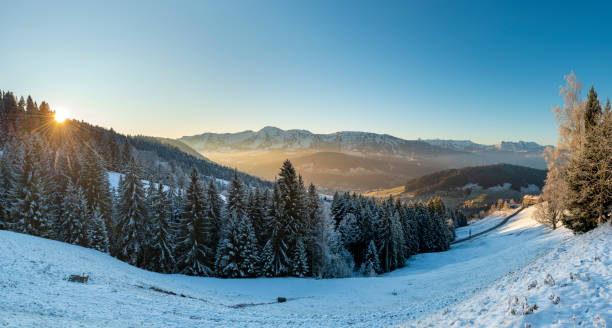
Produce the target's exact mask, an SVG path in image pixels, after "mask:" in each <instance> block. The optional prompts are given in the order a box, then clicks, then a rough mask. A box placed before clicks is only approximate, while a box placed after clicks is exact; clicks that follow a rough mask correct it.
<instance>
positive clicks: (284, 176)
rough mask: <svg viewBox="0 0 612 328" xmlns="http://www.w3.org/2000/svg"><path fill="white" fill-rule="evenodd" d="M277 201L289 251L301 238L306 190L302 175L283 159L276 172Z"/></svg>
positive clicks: (303, 225)
mask: <svg viewBox="0 0 612 328" xmlns="http://www.w3.org/2000/svg"><path fill="white" fill-rule="evenodd" d="M276 184H277V185H278V193H279V195H278V196H279V199H278V200H279V201H280V205H281V207H282V209H283V210H282V212H281V213H282V214H283V216H284V217H283V218H282V221H283V224H284V233H285V234H286V236H287V242H288V245H287V246H288V247H289V251H290V252H292V251H293V250H294V249H295V245H296V243H297V240H298V239H300V238H302V237H303V235H304V229H305V220H306V210H305V201H306V195H305V194H306V191H305V188H304V184H303V182H302V177H301V176H298V175H297V173H296V172H295V168H294V167H293V164H291V162H290V161H289V160H285V162H283V165H282V166H281V169H280V172H279V174H278V180H277V182H276Z"/></svg>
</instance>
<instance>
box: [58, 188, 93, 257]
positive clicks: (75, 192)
mask: <svg viewBox="0 0 612 328" xmlns="http://www.w3.org/2000/svg"><path fill="white" fill-rule="evenodd" d="M62 208H63V212H62V213H63V214H62V216H61V217H60V222H61V223H60V225H61V231H62V234H61V236H62V239H61V241H63V242H66V243H70V244H74V245H79V246H83V247H88V246H89V238H88V234H87V224H88V217H89V211H88V208H87V201H86V199H85V194H84V193H83V189H81V187H79V186H76V185H75V184H73V183H72V182H70V183H69V184H68V187H67V188H66V193H65V196H64V200H63V202H62Z"/></svg>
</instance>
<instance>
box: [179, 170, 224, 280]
mask: <svg viewBox="0 0 612 328" xmlns="http://www.w3.org/2000/svg"><path fill="white" fill-rule="evenodd" d="M205 195H206V194H205V190H204V187H203V186H202V183H201V181H200V175H199V173H198V170H197V169H196V168H193V169H192V170H191V173H190V175H189V186H188V187H187V190H186V192H185V199H184V203H185V205H184V208H183V213H182V215H181V222H180V224H181V227H180V235H179V241H178V243H177V250H176V258H177V269H178V271H179V272H180V273H183V274H188V275H193V276H211V275H213V273H214V261H215V245H214V244H212V243H213V242H214V240H215V239H216V238H215V237H214V234H215V223H214V222H213V218H211V217H210V216H209V212H210V211H209V204H208V202H207V201H206V197H205Z"/></svg>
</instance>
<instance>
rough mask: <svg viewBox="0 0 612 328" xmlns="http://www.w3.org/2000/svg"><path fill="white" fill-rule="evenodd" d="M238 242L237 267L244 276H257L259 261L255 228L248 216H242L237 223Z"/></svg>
mask: <svg viewBox="0 0 612 328" xmlns="http://www.w3.org/2000/svg"><path fill="white" fill-rule="evenodd" d="M238 233H239V235H238V242H239V249H240V260H241V262H240V263H238V267H239V269H240V272H242V274H243V275H244V276H245V277H257V276H258V275H259V274H260V271H261V270H260V262H259V251H258V249H257V248H258V243H257V238H256V236H255V230H254V229H253V225H252V224H251V219H250V218H249V217H248V216H243V217H242V218H241V219H240V222H239V224H238Z"/></svg>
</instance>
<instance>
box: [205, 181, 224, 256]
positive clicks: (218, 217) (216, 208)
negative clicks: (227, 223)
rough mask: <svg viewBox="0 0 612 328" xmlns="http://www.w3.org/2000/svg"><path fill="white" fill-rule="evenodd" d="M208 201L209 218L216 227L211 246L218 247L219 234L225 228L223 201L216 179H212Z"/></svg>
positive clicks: (208, 189) (207, 196)
mask: <svg viewBox="0 0 612 328" xmlns="http://www.w3.org/2000/svg"><path fill="white" fill-rule="evenodd" d="M206 200H207V201H208V216H209V217H210V218H211V219H212V221H213V223H214V227H215V229H214V230H215V233H214V234H213V236H212V238H213V240H212V241H211V246H212V247H216V245H217V244H218V242H219V236H218V232H219V231H221V228H222V226H223V206H224V203H223V200H222V199H221V196H219V192H218V191H217V187H216V186H215V182H214V179H211V180H210V182H209V184H208V188H207V190H206Z"/></svg>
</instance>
